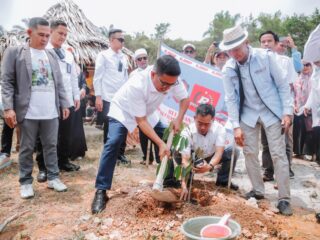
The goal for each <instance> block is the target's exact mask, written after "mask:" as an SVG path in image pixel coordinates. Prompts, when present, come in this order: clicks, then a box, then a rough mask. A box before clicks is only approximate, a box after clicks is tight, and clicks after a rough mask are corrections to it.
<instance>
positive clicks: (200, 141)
mask: <svg viewBox="0 0 320 240" xmlns="http://www.w3.org/2000/svg"><path fill="white" fill-rule="evenodd" d="M181 136H183V137H185V138H187V139H188V146H187V147H186V148H185V149H183V150H182V151H181V154H182V155H186V156H190V155H191V150H193V151H197V149H198V148H199V149H201V150H202V151H203V156H201V157H203V158H207V157H210V156H212V155H213V154H214V153H215V152H216V147H225V144H226V130H225V128H224V126H222V125H221V124H220V123H219V122H217V121H214V122H213V123H212V125H211V128H210V129H209V131H208V133H207V134H206V135H202V134H200V133H199V132H198V130H197V127H196V124H195V123H191V124H190V125H189V126H188V127H186V128H185V129H183V131H182V132H181Z"/></svg>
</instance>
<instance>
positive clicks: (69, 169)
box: [59, 162, 80, 172]
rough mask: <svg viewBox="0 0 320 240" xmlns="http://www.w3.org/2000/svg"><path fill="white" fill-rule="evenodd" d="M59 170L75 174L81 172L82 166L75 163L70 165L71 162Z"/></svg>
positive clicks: (60, 166) (61, 166) (62, 165)
mask: <svg viewBox="0 0 320 240" xmlns="http://www.w3.org/2000/svg"><path fill="white" fill-rule="evenodd" d="M59 169H60V170H63V171H66V172H75V171H79V169H80V166H78V165H76V164H73V163H70V162H67V163H64V164H61V165H59Z"/></svg>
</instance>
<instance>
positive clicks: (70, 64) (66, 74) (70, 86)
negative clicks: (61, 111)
mask: <svg viewBox="0 0 320 240" xmlns="http://www.w3.org/2000/svg"><path fill="white" fill-rule="evenodd" d="M53 48H54V47H53V46H52V44H51V43H48V45H47V49H53ZM61 51H62V52H63V54H64V55H65V58H64V59H60V58H59V57H58V55H56V59H57V60H58V62H59V66H60V71H61V74H62V82H63V86H64V89H65V91H66V93H67V98H68V102H69V104H70V106H74V100H80V91H79V84H78V74H77V66H76V62H75V61H74V58H73V55H72V53H71V52H69V51H68V50H67V49H66V48H65V47H64V46H62V47H61Z"/></svg>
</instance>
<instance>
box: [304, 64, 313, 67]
mask: <svg viewBox="0 0 320 240" xmlns="http://www.w3.org/2000/svg"><path fill="white" fill-rule="evenodd" d="M303 66H305V67H311V63H306V64H303Z"/></svg>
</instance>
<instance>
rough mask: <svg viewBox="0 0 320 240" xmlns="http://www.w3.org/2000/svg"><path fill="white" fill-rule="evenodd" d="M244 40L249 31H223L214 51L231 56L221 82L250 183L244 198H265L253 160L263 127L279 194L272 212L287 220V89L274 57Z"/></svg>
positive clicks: (290, 110)
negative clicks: (223, 52)
mask: <svg viewBox="0 0 320 240" xmlns="http://www.w3.org/2000/svg"><path fill="white" fill-rule="evenodd" d="M247 38H248V32H247V31H245V30H243V29H242V27H241V26H235V27H233V28H229V29H226V30H224V32H223V41H222V42H221V43H220V46H219V47H220V49H221V50H224V51H227V53H228V55H229V56H230V60H229V61H228V62H227V63H226V65H225V66H224V68H223V75H224V81H223V83H224V88H225V100H226V104H227V107H228V113H229V117H230V120H231V122H232V124H233V128H234V136H235V141H236V143H237V144H238V145H240V146H243V152H244V155H245V161H246V168H247V172H248V175H249V178H250V181H251V184H252V190H251V191H250V192H248V193H247V194H246V195H245V197H246V199H249V198H251V197H253V198H256V199H262V198H264V192H265V189H264V183H263V179H262V176H261V173H260V163H259V159H258V153H259V132H260V128H261V127H263V128H264V130H265V132H266V136H267V140H268V143H269V150H270V154H271V157H272V160H273V163H274V167H275V176H276V180H277V184H278V189H279V202H278V205H277V208H278V209H279V212H280V213H281V214H283V215H292V209H291V207H290V185H289V171H288V169H289V166H288V160H287V156H286V152H285V138H284V134H283V133H284V132H287V131H288V130H289V127H290V125H291V117H292V114H293V104H292V98H291V97H290V88H289V85H288V82H287V79H285V77H284V76H283V74H282V71H281V69H280V68H279V66H278V63H277V61H276V58H275V56H274V53H272V52H271V51H268V50H265V49H257V48H251V47H250V46H249V45H248V40H247Z"/></svg>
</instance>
